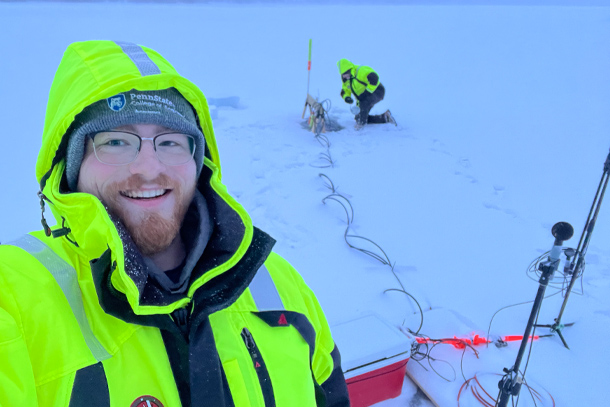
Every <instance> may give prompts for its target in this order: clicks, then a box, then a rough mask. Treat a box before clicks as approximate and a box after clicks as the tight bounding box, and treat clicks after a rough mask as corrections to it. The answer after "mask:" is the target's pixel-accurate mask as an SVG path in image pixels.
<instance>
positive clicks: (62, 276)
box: [7, 235, 110, 362]
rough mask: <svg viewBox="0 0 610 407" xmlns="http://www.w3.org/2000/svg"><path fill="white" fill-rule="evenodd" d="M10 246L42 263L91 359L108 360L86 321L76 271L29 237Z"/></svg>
mask: <svg viewBox="0 0 610 407" xmlns="http://www.w3.org/2000/svg"><path fill="white" fill-rule="evenodd" d="M7 244H9V245H12V246H17V247H20V248H22V249H23V250H25V251H26V252H28V253H29V254H31V255H32V256H33V257H34V258H36V260H38V261H39V262H41V263H42V265H43V266H45V268H46V269H47V270H49V272H50V273H51V275H52V276H53V277H54V278H55V281H57V284H58V285H59V287H60V288H61V291H63V293H64V295H65V296H66V299H67V300H68V303H69V304H70V308H71V309H72V313H73V314H74V317H75V318H76V321H77V322H78V326H79V327H80V330H81V333H82V334H83V338H84V339H85V342H86V343H87V346H88V347H89V350H90V351H91V353H92V354H93V357H95V359H96V360H97V361H98V362H101V361H102V360H105V359H108V358H109V357H110V354H109V353H108V352H107V351H106V349H104V347H103V346H102V345H101V344H100V343H99V341H98V340H97V338H96V337H95V335H94V334H93V331H91V327H90V326H89V321H87V315H86V314H85V307H84V305H83V297H82V294H81V291H80V287H79V285H78V279H77V276H76V270H75V269H74V267H72V266H70V265H69V264H68V263H66V262H65V261H64V260H63V259H62V258H61V257H59V256H58V255H57V254H56V253H55V252H54V251H53V250H51V249H49V248H48V247H47V245H45V244H44V243H42V242H41V241H40V240H38V239H36V238H35V237H33V236H30V235H24V236H22V237H20V238H19V239H17V240H15V241H12V242H9V243H7Z"/></svg>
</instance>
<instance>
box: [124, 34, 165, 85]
mask: <svg viewBox="0 0 610 407" xmlns="http://www.w3.org/2000/svg"><path fill="white" fill-rule="evenodd" d="M115 43H116V44H117V45H118V46H120V47H121V49H122V50H123V52H124V53H126V54H127V56H128V57H129V58H131V60H132V61H133V63H134V64H136V67H138V70H139V71H140V74H141V75H142V76H148V75H158V74H160V73H161V70H160V69H159V67H158V66H157V65H156V64H155V63H154V62H153V61H152V59H150V57H149V56H148V54H147V53H146V52H144V50H143V49H142V47H141V46H139V45H137V44H134V43H132V42H124V41H115Z"/></svg>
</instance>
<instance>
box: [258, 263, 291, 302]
mask: <svg viewBox="0 0 610 407" xmlns="http://www.w3.org/2000/svg"><path fill="white" fill-rule="evenodd" d="M249 288H250V293H251V294H252V298H254V302H255V303H256V308H257V309H258V310H259V311H272V310H283V309H284V303H283V302H282V299H281V298H280V294H279V293H278V292H277V288H276V287H275V283H274V282H273V279H272V278H271V274H269V270H267V267H265V265H264V264H263V265H262V266H261V267H260V268H259V269H258V271H257V272H256V275H255V276H254V278H253V279H252V282H251V283H250V286H249Z"/></svg>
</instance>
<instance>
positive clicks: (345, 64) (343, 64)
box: [337, 58, 356, 74]
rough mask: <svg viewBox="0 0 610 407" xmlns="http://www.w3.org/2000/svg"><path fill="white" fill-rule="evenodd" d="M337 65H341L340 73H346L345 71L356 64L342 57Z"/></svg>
mask: <svg viewBox="0 0 610 407" xmlns="http://www.w3.org/2000/svg"><path fill="white" fill-rule="evenodd" d="M337 66H338V67H339V73H340V74H344V73H345V72H347V71H350V70H352V69H353V68H354V67H355V66H356V65H354V64H353V63H351V62H350V61H348V60H347V59H345V58H342V59H340V60H339V62H337Z"/></svg>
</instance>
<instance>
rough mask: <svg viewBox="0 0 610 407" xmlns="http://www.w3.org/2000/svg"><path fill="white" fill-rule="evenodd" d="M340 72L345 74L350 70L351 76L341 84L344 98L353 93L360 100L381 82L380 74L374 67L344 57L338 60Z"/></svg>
mask: <svg viewBox="0 0 610 407" xmlns="http://www.w3.org/2000/svg"><path fill="white" fill-rule="evenodd" d="M337 67H338V68H339V73H340V74H341V75H343V74H344V73H347V72H349V73H350V76H351V78H350V79H349V80H347V81H345V82H343V84H342V85H341V97H342V98H343V100H345V98H347V97H351V95H352V94H353V95H354V96H355V97H356V100H357V101H359V99H360V97H361V95H362V94H363V93H364V92H369V93H373V92H375V90H376V89H377V88H378V87H379V84H380V83H381V82H380V81H379V75H378V74H377V72H375V70H374V69H373V68H371V67H370V66H366V65H354V64H353V63H352V62H351V61H349V60H347V59H345V58H342V59H340V60H339V62H337Z"/></svg>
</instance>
